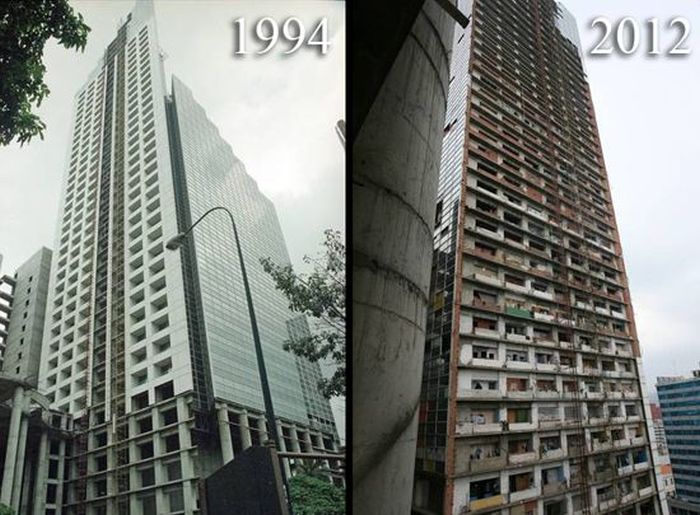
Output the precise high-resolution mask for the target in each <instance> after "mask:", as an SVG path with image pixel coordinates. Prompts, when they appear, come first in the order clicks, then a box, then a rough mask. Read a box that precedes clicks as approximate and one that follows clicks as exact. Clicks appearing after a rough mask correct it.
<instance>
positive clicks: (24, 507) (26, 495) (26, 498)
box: [17, 459, 36, 513]
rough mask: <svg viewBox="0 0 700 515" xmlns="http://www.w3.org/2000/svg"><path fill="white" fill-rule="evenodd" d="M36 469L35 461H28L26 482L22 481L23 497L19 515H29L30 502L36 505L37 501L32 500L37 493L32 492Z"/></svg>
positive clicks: (25, 475) (25, 472) (26, 464)
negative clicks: (33, 476)
mask: <svg viewBox="0 0 700 515" xmlns="http://www.w3.org/2000/svg"><path fill="white" fill-rule="evenodd" d="M35 468H36V463H34V460H32V459H27V460H26V463H25V471H24V481H22V490H21V493H22V497H21V498H20V504H19V511H18V512H17V513H28V512H29V502H30V500H31V502H34V503H36V499H32V498H33V497H35V495H34V494H35V492H32V491H31V490H30V488H31V486H32V474H34V472H35Z"/></svg>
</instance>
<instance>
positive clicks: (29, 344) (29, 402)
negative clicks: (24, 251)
mask: <svg viewBox="0 0 700 515" xmlns="http://www.w3.org/2000/svg"><path fill="white" fill-rule="evenodd" d="M50 265H51V251H50V250H49V249H47V248H41V249H39V250H38V251H37V252H36V253H35V254H34V255H33V256H32V257H31V258H29V259H28V260H27V261H26V262H24V263H23V264H22V265H20V267H19V268H18V269H17V271H16V272H15V273H14V274H12V275H9V274H6V275H3V276H2V277H0V321H1V322H2V323H3V325H4V327H5V329H4V331H2V333H0V338H1V339H2V344H3V357H4V359H3V362H2V366H1V367H0V457H1V459H2V462H1V463H2V466H1V467H0V502H1V503H3V504H5V505H7V506H10V507H11V508H12V509H14V511H15V513H18V514H20V513H21V514H23V515H25V514H33V515H43V514H44V513H45V510H44V501H45V499H46V498H49V499H50V498H52V496H55V494H56V490H55V487H54V488H52V489H50V488H48V486H47V482H46V478H47V476H48V475H49V474H50V473H54V472H55V471H56V466H57V462H56V461H55V460H50V459H49V452H50V447H52V448H54V449H55V448H57V447H58V446H60V445H65V441H66V440H67V439H68V438H69V434H68V432H67V428H68V427H69V418H70V416H69V415H67V414H63V413H60V412H58V411H56V410H52V409H51V408H50V405H49V401H48V399H47V398H46V396H44V395H42V394H41V393H40V392H38V391H37V389H36V387H37V376H38V370H39V357H40V354H41V345H42V337H43V329H44V315H45V312H46V298H47V292H48V285H49V270H50ZM50 442H51V443H50ZM61 442H63V443H61ZM37 491H39V492H42V494H41V495H39V496H37V495H35V492H37Z"/></svg>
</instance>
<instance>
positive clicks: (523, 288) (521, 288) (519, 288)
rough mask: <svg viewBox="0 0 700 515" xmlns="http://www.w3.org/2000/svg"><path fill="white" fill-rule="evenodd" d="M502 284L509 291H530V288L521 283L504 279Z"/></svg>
mask: <svg viewBox="0 0 700 515" xmlns="http://www.w3.org/2000/svg"><path fill="white" fill-rule="evenodd" d="M503 285H504V286H505V287H506V288H508V289H509V290H511V291H517V292H518V293H530V289H529V288H528V287H527V286H523V285H522V284H515V283H509V282H507V281H505V282H504V283H503Z"/></svg>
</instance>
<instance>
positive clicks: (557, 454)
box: [542, 449, 566, 460]
mask: <svg viewBox="0 0 700 515" xmlns="http://www.w3.org/2000/svg"><path fill="white" fill-rule="evenodd" d="M564 456H566V452H565V451H564V449H552V450H550V451H542V459H543V460H556V459H559V458H563V457H564Z"/></svg>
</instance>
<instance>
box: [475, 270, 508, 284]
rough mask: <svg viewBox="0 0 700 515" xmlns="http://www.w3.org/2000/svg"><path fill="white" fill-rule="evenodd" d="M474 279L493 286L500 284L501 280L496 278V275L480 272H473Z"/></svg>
mask: <svg viewBox="0 0 700 515" xmlns="http://www.w3.org/2000/svg"><path fill="white" fill-rule="evenodd" d="M473 277H474V279H475V280H477V281H480V282H482V283H486V284H492V285H493V286H502V285H503V281H501V279H499V278H498V276H497V275H496V276H494V275H487V274H482V273H479V272H474V276H473Z"/></svg>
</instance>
